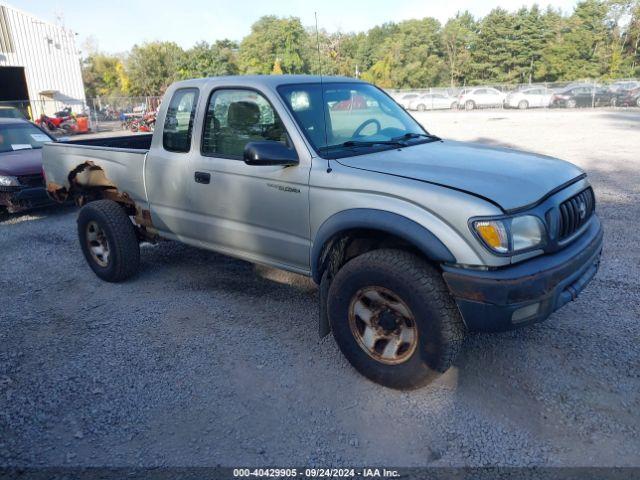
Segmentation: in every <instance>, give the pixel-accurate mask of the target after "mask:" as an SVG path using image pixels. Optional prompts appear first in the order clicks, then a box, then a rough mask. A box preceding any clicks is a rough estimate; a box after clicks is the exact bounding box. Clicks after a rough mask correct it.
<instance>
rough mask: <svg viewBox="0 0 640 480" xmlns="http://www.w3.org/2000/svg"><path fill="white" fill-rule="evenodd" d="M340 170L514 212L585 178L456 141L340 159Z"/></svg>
mask: <svg viewBox="0 0 640 480" xmlns="http://www.w3.org/2000/svg"><path fill="white" fill-rule="evenodd" d="M338 161H339V162H340V163H341V164H343V165H346V166H348V167H352V168H360V169H363V170H369V171H372V172H378V173H384V174H389V175H396V176H400V177H406V178H412V179H414V180H420V181H424V182H429V183H434V184H438V185H442V186H445V187H450V188H455V189H456V190H462V191H464V192H468V193H471V194H474V195H477V196H480V197H483V198H486V199H488V200H490V201H492V202H493V203H495V204H497V205H499V206H500V207H501V208H502V209H503V210H505V211H510V210H515V209H518V208H522V207H525V206H528V205H532V204H535V203H536V202H538V201H539V200H541V199H542V198H543V197H545V196H546V195H547V194H549V193H550V192H552V191H553V190H555V189H557V188H558V187H560V186H562V185H565V184H567V183H570V182H571V181H572V180H575V179H577V178H578V177H581V176H582V175H584V172H583V171H582V170H581V169H579V168H578V167H576V166H575V165H573V164H571V163H569V162H565V161H563V160H558V159H556V158H552V157H547V156H545V155H538V154H535V153H527V152H522V151H519V150H512V149H510V148H499V147H489V146H486V145H481V144H477V143H464V142H454V141H448V140H447V141H443V142H431V143H425V144H421V145H415V146H412V147H408V148H403V149H400V150H387V151H384V152H378V153H374V154H371V155H361V156H355V157H347V158H340V159H339V160H338Z"/></svg>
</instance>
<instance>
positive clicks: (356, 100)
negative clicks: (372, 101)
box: [331, 95, 367, 110]
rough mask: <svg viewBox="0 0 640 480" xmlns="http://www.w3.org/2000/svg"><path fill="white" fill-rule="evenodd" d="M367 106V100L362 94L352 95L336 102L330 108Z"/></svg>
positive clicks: (363, 107)
mask: <svg viewBox="0 0 640 480" xmlns="http://www.w3.org/2000/svg"><path fill="white" fill-rule="evenodd" d="M365 108H367V100H366V99H365V98H364V97H363V96H362V95H354V96H353V97H351V98H350V99H349V100H342V101H341V102H338V103H336V104H335V105H334V106H333V107H331V110H364V109H365Z"/></svg>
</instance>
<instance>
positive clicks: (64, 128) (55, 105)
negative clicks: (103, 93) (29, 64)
mask: <svg viewBox="0 0 640 480" xmlns="http://www.w3.org/2000/svg"><path fill="white" fill-rule="evenodd" d="M161 99H162V98H161V97H116V98H90V99H88V100H87V101H76V100H68V101H61V100H52V99H41V100H31V101H13V102H0V118H24V119H27V120H29V121H32V122H34V123H36V124H37V125H39V126H41V127H42V128H44V129H46V130H48V131H49V132H50V133H52V134H53V135H56V136H67V135H73V134H80V133H88V132H92V133H99V132H116V131H126V130H132V131H136V125H139V124H140V123H143V122H146V123H147V124H148V123H150V122H151V123H154V121H155V112H156V111H157V109H158V106H159V105H160V101H161ZM152 117H153V120H150V119H151V118H152Z"/></svg>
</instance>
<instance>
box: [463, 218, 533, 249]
mask: <svg viewBox="0 0 640 480" xmlns="http://www.w3.org/2000/svg"><path fill="white" fill-rule="evenodd" d="M472 230H474V232H475V233H476V234H477V235H478V237H479V238H480V240H482V242H483V243H484V244H485V245H486V246H487V247H488V248H489V249H490V250H491V251H493V252H495V253H500V254H511V253H517V252H520V251H523V250H529V249H532V248H535V247H538V246H541V245H543V244H544V240H545V229H544V225H543V224H542V222H541V221H540V219H539V218H538V217H535V216H533V215H521V216H517V217H511V218H500V219H486V220H484V219H482V220H474V221H473V222H472Z"/></svg>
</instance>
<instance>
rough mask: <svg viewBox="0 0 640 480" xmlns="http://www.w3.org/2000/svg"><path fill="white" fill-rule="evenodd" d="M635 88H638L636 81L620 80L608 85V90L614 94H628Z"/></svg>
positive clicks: (639, 86) (639, 83) (639, 85)
mask: <svg viewBox="0 0 640 480" xmlns="http://www.w3.org/2000/svg"><path fill="white" fill-rule="evenodd" d="M637 88H640V82H639V81H638V80H620V81H617V82H613V83H612V84H611V85H609V90H610V91H612V92H614V93H623V92H628V91H630V90H635V89H637Z"/></svg>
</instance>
